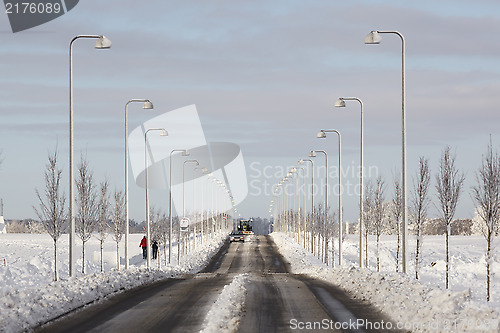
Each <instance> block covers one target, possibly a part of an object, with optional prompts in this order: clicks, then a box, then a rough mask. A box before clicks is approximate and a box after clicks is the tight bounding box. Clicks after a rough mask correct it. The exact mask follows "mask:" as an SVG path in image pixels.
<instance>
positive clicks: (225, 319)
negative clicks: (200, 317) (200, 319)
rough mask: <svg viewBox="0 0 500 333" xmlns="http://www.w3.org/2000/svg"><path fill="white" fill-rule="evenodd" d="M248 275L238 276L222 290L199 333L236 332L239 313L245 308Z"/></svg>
mask: <svg viewBox="0 0 500 333" xmlns="http://www.w3.org/2000/svg"><path fill="white" fill-rule="evenodd" d="M248 281H249V274H248V273H245V274H240V275H237V276H235V277H234V278H233V281H232V282H231V283H230V284H228V285H226V286H225V287H224V289H222V291H221V293H220V294H219V296H218V297H217V300H216V301H215V303H214V304H213V305H212V307H211V308H210V311H208V313H207V316H206V317H205V320H204V323H203V326H204V327H205V328H204V329H203V330H201V331H200V333H216V332H221V331H223V332H236V331H237V328H238V325H239V323H240V317H241V312H243V309H244V307H245V299H246V287H245V285H246V284H247V283H248Z"/></svg>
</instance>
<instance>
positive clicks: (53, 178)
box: [33, 150, 67, 281]
mask: <svg viewBox="0 0 500 333" xmlns="http://www.w3.org/2000/svg"><path fill="white" fill-rule="evenodd" d="M48 158H49V163H48V164H47V165H46V167H45V191H44V193H43V197H42V194H40V192H38V190H35V192H36V195H37V197H38V200H39V201H40V209H37V208H36V207H33V209H34V210H35V212H36V214H37V215H38V218H39V219H40V220H41V221H42V223H43V226H44V227H45V230H46V231H47V233H48V234H49V235H50V237H51V238H52V240H53V241H54V281H57V240H58V239H59V237H60V236H61V234H62V232H63V231H64V229H65V227H66V222H67V219H66V218H67V216H66V209H65V208H66V207H65V204H66V196H65V195H64V193H61V191H60V189H61V175H62V170H61V169H58V168H57V150H56V151H55V152H54V154H53V155H49V156H48Z"/></svg>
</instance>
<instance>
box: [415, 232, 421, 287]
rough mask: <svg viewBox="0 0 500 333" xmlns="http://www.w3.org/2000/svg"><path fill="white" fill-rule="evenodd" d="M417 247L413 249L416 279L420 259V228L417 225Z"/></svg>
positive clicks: (416, 277)
mask: <svg viewBox="0 0 500 333" xmlns="http://www.w3.org/2000/svg"><path fill="white" fill-rule="evenodd" d="M417 228H418V229H417V248H416V249H415V279H417V280H418V269H419V264H418V263H419V260H420V228H419V227H417Z"/></svg>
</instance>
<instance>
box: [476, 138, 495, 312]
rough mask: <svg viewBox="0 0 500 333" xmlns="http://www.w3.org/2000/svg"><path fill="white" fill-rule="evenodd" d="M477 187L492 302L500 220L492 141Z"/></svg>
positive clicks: (487, 281)
mask: <svg viewBox="0 0 500 333" xmlns="http://www.w3.org/2000/svg"><path fill="white" fill-rule="evenodd" d="M476 179H477V186H474V187H473V188H472V193H473V198H474V200H475V201H476V203H477V206H478V207H477V214H478V215H479V217H480V219H481V220H482V222H483V224H484V228H482V230H483V234H484V237H485V238H486V243H487V247H486V299H487V301H488V302H489V301H490V296H491V295H490V287H491V271H490V266H491V264H492V263H493V249H492V244H493V240H494V238H495V231H496V229H497V228H498V225H499V220H500V156H499V155H498V152H496V151H495V152H493V147H492V143H491V139H490V143H489V145H488V151H487V152H486V156H484V155H483V161H482V165H481V168H480V169H479V171H478V173H477V174H476Z"/></svg>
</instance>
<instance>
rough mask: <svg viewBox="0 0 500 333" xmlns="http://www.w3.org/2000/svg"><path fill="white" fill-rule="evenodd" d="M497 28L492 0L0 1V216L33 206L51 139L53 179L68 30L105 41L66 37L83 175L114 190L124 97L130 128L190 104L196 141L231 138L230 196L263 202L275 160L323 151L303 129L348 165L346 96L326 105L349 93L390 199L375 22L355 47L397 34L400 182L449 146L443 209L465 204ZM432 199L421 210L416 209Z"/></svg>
mask: <svg viewBox="0 0 500 333" xmlns="http://www.w3.org/2000/svg"><path fill="white" fill-rule="evenodd" d="M499 26H500V3H499V2H498V1H496V0H476V1H464V0H450V1H442V0H438V1H436V0H429V1H427V0H421V1H401V0H398V1H390V0H366V1H336V0H329V1H326V0H324V1H315V0H308V1H304V0H302V1H293V0H286V1H285V0H282V1H257V0H252V1H234V0H233V1H223V0H212V1H206V0H205V1H189V0H186V1H170V0H162V1H152V0H151V1H129V0H120V1H117V0H115V1H112V0H107V1H80V3H79V4H78V5H77V6H76V7H75V8H74V9H73V10H71V11H70V12H68V13H67V14H65V15H64V16H62V17H60V18H58V19H56V20H54V21H51V22H49V23H46V24H44V25H41V26H39V27H36V28H33V29H30V30H27V31H24V32H19V33H15V34H14V33H12V32H11V30H10V26H9V22H8V18H7V15H6V14H5V13H0V38H1V40H2V43H1V44H2V46H1V47H0V69H1V75H0V85H1V86H0V94H1V99H0V101H1V102H0V114H1V118H0V119H1V121H0V149H1V150H2V156H3V163H2V164H1V167H0V197H2V198H3V199H4V201H5V217H6V218H7V219H9V218H28V217H35V214H34V211H33V208H32V206H33V205H35V204H37V202H36V197H35V188H39V189H41V188H43V172H44V166H45V164H46V162H47V153H48V152H51V151H53V150H54V149H55V148H56V146H57V147H58V151H59V155H60V166H61V167H62V168H63V170H64V176H65V179H64V181H65V184H67V181H68V176H67V172H68V109H69V106H68V105H69V101H68V99H69V98H68V95H69V92H68V91H69V89H68V81H69V78H68V77H69V74H68V67H69V65H68V63H69V61H68V48H69V42H70V40H71V39H72V38H73V37H74V36H76V35H79V34H103V35H106V36H107V37H109V38H110V39H111V40H112V41H113V47H112V48H111V49H110V50H106V51H96V50H94V48H93V41H89V40H80V41H78V42H77V43H76V44H75V46H74V89H75V149H76V150H75V152H76V161H78V160H79V156H80V155H81V154H86V155H87V157H88V159H89V162H90V165H91V167H92V168H93V169H94V171H95V177H96V179H97V180H102V179H104V177H108V179H109V180H110V182H111V184H112V186H113V187H116V188H117V189H120V190H121V189H123V174H124V171H123V109H124V105H125V103H126V102H127V101H128V100H130V99H132V98H149V99H151V101H152V102H153V103H154V105H155V110H154V111H143V110H141V109H140V106H139V105H135V106H133V107H131V108H130V110H129V122H130V128H134V127H136V126H138V125H140V124H141V123H142V122H144V121H146V120H147V119H149V118H151V117H153V116H155V115H157V114H160V113H162V112H167V111H169V110H173V109H177V108H180V107H183V106H187V105H191V104H195V105H196V107H197V110H198V113H199V116H200V119H201V122H202V126H203V128H204V131H205V136H206V139H207V141H227V142H234V143H236V144H238V145H240V147H241V151H242V154H243V158H244V160H245V164H246V166H247V176H248V180H249V195H248V197H247V199H246V200H245V201H244V202H243V203H241V204H240V205H239V206H238V210H239V211H240V212H241V214H242V215H243V216H252V215H253V216H258V215H260V216H268V208H269V202H270V200H271V197H270V196H269V195H266V192H270V191H271V190H272V184H276V183H277V182H278V181H279V180H280V177H282V174H281V172H282V170H285V169H286V168H287V167H292V166H293V165H295V164H296V162H297V160H299V159H301V158H305V157H306V156H307V154H308V152H309V151H310V150H312V149H325V150H327V151H328V153H329V156H330V165H331V166H335V165H336V163H337V162H336V161H337V148H336V147H337V141H336V137H334V136H333V135H329V136H328V138H327V139H326V140H323V141H321V140H319V139H316V133H317V132H318V130H320V129H337V130H339V131H340V132H341V133H342V135H343V137H342V141H343V163H344V167H345V168H351V169H353V168H354V167H356V166H357V164H358V163H359V105H358V104H356V103H352V102H351V103H348V104H347V107H346V108H345V109H334V107H333V104H334V102H335V100H336V99H337V98H338V97H340V96H344V97H358V98H360V99H362V100H363V102H364V106H365V166H367V167H373V168H377V170H378V172H379V173H380V174H382V175H383V176H384V178H385V180H386V183H387V191H386V197H387V198H388V199H390V198H391V196H392V190H391V183H392V177H393V176H392V175H393V174H395V173H397V172H400V169H401V42H400V40H399V38H397V36H395V35H383V36H382V37H383V41H382V43H381V44H380V45H365V44H364V43H363V40H364V37H365V35H366V34H367V33H368V32H369V31H371V30H397V31H399V32H401V33H402V34H403V35H404V36H405V39H406V72H407V75H406V80H407V124H408V128H407V132H408V148H407V152H408V174H409V177H408V180H409V182H408V184H409V185H411V183H412V176H413V175H414V173H415V169H416V168H417V166H418V157H419V156H425V157H428V158H429V159H430V165H431V171H432V173H433V178H432V180H433V185H432V186H433V189H432V195H433V200H434V201H436V197H435V190H434V184H435V182H434V175H435V174H436V172H437V170H438V162H439V157H440V154H441V151H442V150H443V148H444V147H445V146H446V145H449V146H451V147H452V149H453V151H454V152H455V153H456V155H457V166H458V167H459V168H460V169H461V170H463V171H464V172H465V173H466V177H467V181H466V184H465V187H464V193H463V195H462V198H461V202H460V208H459V209H458V212H457V216H456V217H464V218H466V217H472V216H473V213H474V206H473V202H472V199H471V197H470V192H471V191H470V188H471V186H472V185H474V183H475V172H476V170H477V168H478V167H479V166H480V164H481V156H482V154H483V153H484V152H485V150H486V146H487V143H488V140H489V137H490V135H491V136H492V140H493V144H494V146H495V147H498V146H499V144H500V141H499V140H500V138H499V135H498V131H499V130H498V124H499V123H500V121H499V120H500V113H499V112H498V111H499V110H498V105H499V102H500V93H499V92H500V65H499V64H500V56H499V55H500V43H498V27H499ZM321 161H322V160H321V159H319V158H317V163H316V164H317V165H321V163H322V162H321ZM264 171H266V174H265V176H264V175H262V173H263V172H264ZM270 171H272V172H270ZM317 177H318V178H319V177H321V175H320V174H318V175H317ZM349 181H350V182H352V183H353V184H354V183H356V182H357V178H356V177H354V176H353V175H348V176H347V177H346V179H345V182H346V183H347V182H349ZM331 182H332V183H336V182H337V179H335V178H333V179H331ZM67 188H68V186H67V185H65V189H66V191H67ZM258 189H261V192H259V191H258ZM266 189H267V190H266ZM143 192H144V191H143V189H141V188H139V187H137V186H136V185H135V184H133V183H132V182H131V187H130V195H131V206H130V213H131V217H132V218H135V219H136V220H143V219H144V208H143V207H144V204H143V202H144V193H143ZM347 194H348V193H346V198H345V199H344V203H345V205H344V211H345V219H346V220H348V221H354V220H355V219H356V218H357V214H358V206H357V200H358V199H357V197H356V196H355V195H354V194H351V195H347ZM167 198H168V195H167V193H166V192H161V191H158V192H154V193H153V198H152V201H153V204H155V205H157V206H159V205H163V203H166V202H167V201H166V199H167ZM331 200H332V201H331V202H330V204H331V205H332V207H334V208H335V207H336V206H335V205H336V198H335V196H333V195H332V196H331ZM437 213H438V212H437V210H436V209H434V208H432V212H431V216H436V215H437Z"/></svg>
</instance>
